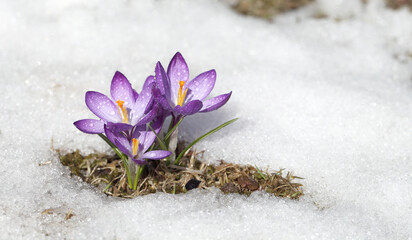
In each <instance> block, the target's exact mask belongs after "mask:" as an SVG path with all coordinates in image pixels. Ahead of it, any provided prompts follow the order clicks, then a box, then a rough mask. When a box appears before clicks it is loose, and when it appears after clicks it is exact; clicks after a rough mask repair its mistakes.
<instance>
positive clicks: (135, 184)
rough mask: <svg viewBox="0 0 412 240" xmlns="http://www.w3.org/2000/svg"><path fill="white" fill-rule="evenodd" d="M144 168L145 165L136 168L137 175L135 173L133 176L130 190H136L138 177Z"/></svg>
mask: <svg viewBox="0 0 412 240" xmlns="http://www.w3.org/2000/svg"><path fill="white" fill-rule="evenodd" d="M145 166H146V165H143V166H139V167H138V168H137V173H136V176H135V178H134V182H133V188H132V189H133V190H136V189H137V183H138V182H139V179H140V176H141V175H142V172H143V169H144V167H145Z"/></svg>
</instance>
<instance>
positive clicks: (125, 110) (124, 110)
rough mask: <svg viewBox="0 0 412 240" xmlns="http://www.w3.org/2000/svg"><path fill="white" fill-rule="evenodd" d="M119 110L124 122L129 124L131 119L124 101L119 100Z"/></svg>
mask: <svg viewBox="0 0 412 240" xmlns="http://www.w3.org/2000/svg"><path fill="white" fill-rule="evenodd" d="M116 103H117V107H118V108H117V110H118V111H119V115H120V117H121V118H122V122H124V123H129V118H128V117H127V109H126V108H125V107H123V104H124V101H121V100H117V101H116Z"/></svg>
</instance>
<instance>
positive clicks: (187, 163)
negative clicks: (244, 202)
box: [58, 151, 303, 199]
mask: <svg viewBox="0 0 412 240" xmlns="http://www.w3.org/2000/svg"><path fill="white" fill-rule="evenodd" d="M58 153H59V155H60V162H61V163H62V164H63V165H65V166H68V167H69V169H70V171H71V175H75V176H79V177H80V178H81V179H82V180H83V181H85V182H88V183H90V184H92V185H94V186H96V187H98V188H100V189H102V191H104V193H105V194H107V195H110V196H115V197H123V198H133V197H136V196H140V195H146V194H150V193H155V192H165V193H173V194H178V193H185V192H187V191H188V190H190V189H192V188H194V187H197V188H202V189H208V188H211V187H217V188H219V189H221V190H222V192H224V193H239V194H246V195H249V194H250V193H252V192H253V191H257V190H261V191H266V192H268V193H271V194H273V195H275V196H278V197H287V198H291V199H298V198H299V197H300V196H302V195H303V191H302V184H300V183H295V182H293V180H294V179H296V178H299V177H296V176H294V175H293V174H291V173H289V172H288V173H287V174H284V173H283V170H279V171H277V172H269V171H268V170H266V171H261V170H260V169H257V168H256V167H253V166H250V165H246V166H244V165H239V164H233V163H226V162H224V161H221V162H220V164H219V165H212V164H206V163H204V162H201V161H199V160H198V156H199V154H202V153H196V152H193V151H189V152H188V153H187V154H186V155H185V156H184V157H183V158H182V159H181V164H180V165H179V166H176V165H167V164H166V162H165V161H150V162H149V163H148V164H147V166H146V168H145V170H144V172H143V174H142V177H141V179H140V181H139V183H138V189H137V190H136V191H133V190H131V189H130V188H129V187H128V184H127V178H126V174H125V170H124V167H123V163H122V162H121V160H120V159H119V158H118V157H117V156H116V155H105V154H99V153H95V154H89V155H87V156H83V155H81V154H80V153H79V151H76V152H72V153H66V154H62V153H61V152H60V151H58Z"/></svg>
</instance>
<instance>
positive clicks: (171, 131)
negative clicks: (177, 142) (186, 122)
mask: <svg viewBox="0 0 412 240" xmlns="http://www.w3.org/2000/svg"><path fill="white" fill-rule="evenodd" d="M183 119H184V117H182V118H181V119H180V120H179V122H177V123H176V125H174V126H173V128H171V129H170V130H169V131H168V132H167V134H166V136H165V139H164V141H165V142H166V141H167V140H168V139H169V138H170V136H171V135H172V133H173V132H174V131H175V130H176V128H177V127H178V126H179V125H180V123H181V122H182V121H183Z"/></svg>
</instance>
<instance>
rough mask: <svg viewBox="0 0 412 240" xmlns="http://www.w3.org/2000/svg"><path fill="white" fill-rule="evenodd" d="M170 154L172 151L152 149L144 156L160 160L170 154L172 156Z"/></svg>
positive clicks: (143, 156)
mask: <svg viewBox="0 0 412 240" xmlns="http://www.w3.org/2000/svg"><path fill="white" fill-rule="evenodd" d="M170 154H171V152H169V151H164V150H155V151H150V152H147V153H144V154H143V155H142V158H146V159H152V160H159V159H163V158H167V157H168V156H170Z"/></svg>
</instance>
